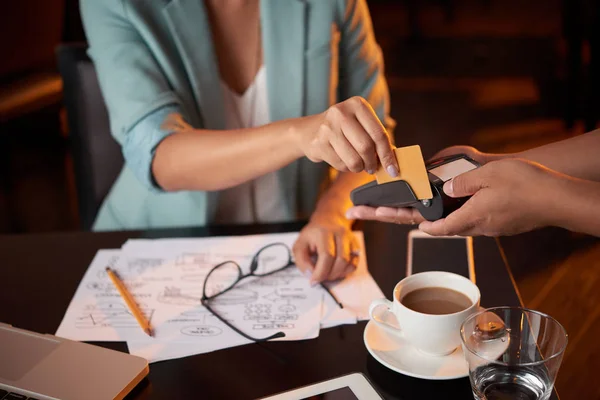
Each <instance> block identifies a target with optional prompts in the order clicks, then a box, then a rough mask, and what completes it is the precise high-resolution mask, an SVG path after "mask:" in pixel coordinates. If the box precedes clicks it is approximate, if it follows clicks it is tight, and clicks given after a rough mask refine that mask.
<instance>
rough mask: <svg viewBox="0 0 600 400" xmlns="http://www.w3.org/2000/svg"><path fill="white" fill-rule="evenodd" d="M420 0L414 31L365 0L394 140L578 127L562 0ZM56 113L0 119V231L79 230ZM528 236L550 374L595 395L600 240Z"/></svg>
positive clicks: (529, 134) (530, 282)
mask: <svg viewBox="0 0 600 400" xmlns="http://www.w3.org/2000/svg"><path fill="white" fill-rule="evenodd" d="M416 3H423V4H425V5H424V6H423V8H422V9H421V10H419V26H420V36H419V37H412V36H411V35H410V31H409V29H408V23H407V21H408V17H407V12H406V10H405V9H404V8H403V7H402V6H401V4H403V2H398V1H369V4H370V7H371V14H372V18H373V21H374V27H375V30H376V35H377V39H378V41H379V43H380V45H381V46H382V49H383V51H384V56H385V60H386V75H387V76H388V82H389V85H390V92H391V97H392V116H393V117H394V119H395V120H396V122H397V124H398V125H397V130H396V138H397V144H398V145H408V144H415V143H418V144H420V145H421V146H422V148H423V151H424V154H425V156H426V157H427V156H431V155H433V154H434V152H436V151H437V150H439V149H440V148H441V147H444V146H447V145H452V144H458V143H462V144H471V145H474V146H477V147H479V148H480V149H481V150H484V151H517V150H519V149H524V148H529V147H533V146H537V145H540V144H543V143H547V142H550V141H555V140H560V139H563V138H567V137H570V136H572V135H574V134H580V133H582V128H580V127H577V128H576V129H574V130H572V131H570V132H567V131H566V130H565V129H564V127H563V123H562V119H561V118H562V113H563V106H564V103H563V102H564V101H563V99H564V95H563V93H564V89H563V86H564V85H563V83H562V82H563V79H562V78H563V77H564V60H563V57H562V53H563V44H562V42H561V40H560V34H561V25H560V23H561V20H560V7H559V5H560V2H559V1H558V0H527V1H521V0H496V1H490V0H489V1H480V0H464V1H455V2H454V3H456V4H457V6H456V9H455V11H454V17H453V19H450V20H447V19H446V17H445V16H444V14H443V12H442V9H441V8H440V7H437V6H436V2H434V1H431V2H416ZM399 4H400V5H399ZM57 121H58V120H57V119H56V118H55V117H54V116H53V114H52V113H50V114H42V115H40V116H34V117H31V118H28V119H27V120H26V121H18V122H16V123H13V124H11V125H10V126H8V125H4V126H0V128H1V131H0V137H1V136H4V139H3V140H7V138H8V141H7V142H6V143H0V149H1V150H8V152H9V155H10V159H7V160H8V164H9V168H10V171H11V173H10V174H9V175H8V177H9V178H10V180H11V182H9V185H10V186H11V190H10V194H9V195H8V196H1V195H0V232H40V231H54V230H67V229H75V228H76V216H75V215H74V212H73V210H74V208H73V207H74V204H75V203H74V197H73V195H72V193H73V192H72V185H70V181H69V179H70V178H68V175H67V174H66V171H67V167H68V147H67V145H66V143H65V141H64V140H63V139H62V138H61V136H60V134H59V128H58V122H57ZM3 134H4V135H3ZM7 160H4V161H5V162H6V161H7ZM2 178H6V176H4V177H2ZM531 235H538V236H535V237H536V243H539V246H543V248H547V252H548V255H549V256H548V259H547V260H540V259H535V260H533V259H522V258H521V259H519V260H510V262H511V264H512V266H513V273H514V275H515V278H516V281H517V284H518V287H519V290H520V292H521V295H522V298H523V301H524V302H525V304H526V305H527V306H528V307H531V308H534V309H538V310H541V311H544V312H547V313H549V314H551V315H553V316H555V317H556V318H558V319H559V321H561V322H562V323H563V324H564V325H565V327H566V328H567V330H568V332H569V335H570V343H569V347H568V351H567V353H566V355H565V359H564V364H563V367H562V369H561V371H560V373H559V376H558V380H557V387H558V389H559V393H560V394H561V399H563V400H579V399H583V400H595V399H600V385H598V384H597V383H596V380H595V379H596V375H597V371H600V361H599V360H600V341H598V340H597V336H600V290H599V287H600V247H599V246H598V245H597V244H596V242H595V241H593V240H591V239H590V238H588V237H585V236H579V235H573V234H570V233H567V232H561V234H560V235H559V236H560V238H561V240H556V239H550V238H549V235H547V234H546V233H544V232H542V233H532V234H531ZM502 243H503V245H505V246H506V247H507V252H508V250H510V249H518V247H519V244H520V240H519V236H516V237H511V238H505V239H502ZM573 248H574V249H575V250H572V249H573ZM525 254H526V252H525ZM549 260H553V261H549ZM556 260H558V261H556ZM513 261H514V262H513Z"/></svg>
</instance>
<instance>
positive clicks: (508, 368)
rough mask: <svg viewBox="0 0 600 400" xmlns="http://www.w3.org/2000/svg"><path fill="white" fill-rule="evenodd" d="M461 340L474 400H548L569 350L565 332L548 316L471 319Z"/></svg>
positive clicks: (495, 312)
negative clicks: (564, 356) (565, 354)
mask: <svg viewBox="0 0 600 400" xmlns="http://www.w3.org/2000/svg"><path fill="white" fill-rule="evenodd" d="M460 336H461V341H462V346H463V351H464V354H465V358H466V360H467V363H468V364H469V379H470V381H471V388H472V389H473V396H474V397H475V399H476V400H503V399H519V400H546V399H548V398H549V397H550V395H551V394H552V388H553V386H554V381H555V379H556V375H557V374H558V369H559V367H560V363H561V361H562V357H563V354H564V351H565V348H566V347H567V332H566V331H565V329H564V328H563V327H562V325H561V324H560V323H558V321H556V320H555V319H554V318H552V317H550V316H549V315H546V314H543V313H541V312H538V311H533V310H528V309H525V308H520V307H495V308H489V309H485V310H482V311H480V312H478V313H475V314H473V315H471V316H470V317H468V318H467V319H466V320H465V321H464V322H463V324H462V326H461V329H460Z"/></svg>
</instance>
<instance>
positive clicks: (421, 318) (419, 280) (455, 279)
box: [369, 271, 481, 356]
mask: <svg viewBox="0 0 600 400" xmlns="http://www.w3.org/2000/svg"><path fill="white" fill-rule="evenodd" d="M430 287H442V288H448V289H452V290H455V291H457V292H460V293H462V294H464V295H465V296H467V297H468V298H469V299H470V300H471V305H470V306H469V307H467V308H466V309H464V310H462V311H459V312H457V313H454V314H424V313H420V312H417V311H414V310H411V309H410V308H408V307H406V306H404V305H403V304H402V302H401V301H402V299H403V297H404V296H406V295H407V294H408V293H410V292H412V291H414V290H417V289H423V288H430ZM480 297H481V295H480V293H479V288H477V286H476V285H475V284H474V283H473V282H471V281H470V280H469V279H467V278H465V277H463V276H460V275H457V274H452V273H450V272H442V271H431V272H421V273H418V274H414V275H411V276H408V277H406V278H404V279H402V280H401V281H400V282H398V284H397V285H396V287H395V288H394V298H393V301H389V300H387V299H376V300H374V301H373V302H372V303H371V306H370V307H369V315H370V316H371V319H372V320H373V322H375V323H376V324H377V325H378V326H380V327H382V328H383V329H385V330H386V331H388V332H390V333H392V334H394V335H397V336H399V337H402V338H403V339H405V340H406V341H407V342H408V343H410V344H411V345H412V346H414V347H416V348H417V349H419V350H421V351H422V352H424V353H427V354H430V355H436V356H443V355H447V354H450V353H452V352H453V351H454V350H455V349H456V348H457V347H458V346H460V326H461V324H462V323H463V321H464V320H465V319H466V318H467V317H468V316H470V315H471V314H473V313H474V312H476V311H478V309H479V300H480ZM379 306H385V307H386V308H387V310H386V314H387V313H391V314H392V315H393V317H395V319H396V320H397V323H398V326H394V325H392V324H390V323H388V322H386V321H385V320H384V319H381V313H375V310H376V309H377V308H378V307H379Z"/></svg>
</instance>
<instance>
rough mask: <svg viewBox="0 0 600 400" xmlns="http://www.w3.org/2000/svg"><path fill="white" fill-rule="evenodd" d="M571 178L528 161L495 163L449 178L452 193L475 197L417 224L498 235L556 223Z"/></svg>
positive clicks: (439, 230)
mask: <svg viewBox="0 0 600 400" xmlns="http://www.w3.org/2000/svg"><path fill="white" fill-rule="evenodd" d="M569 179H570V178H569V177H567V176H565V175H562V174H559V173H557V172H555V171H553V170H550V169H548V168H546V167H544V166H542V165H540V164H537V163H534V162H531V161H527V160H521V159H507V160H498V161H492V162H489V163H488V164H486V165H484V166H482V167H481V168H478V169H475V170H472V171H469V172H466V173H464V174H461V175H458V176H457V177H455V178H454V179H452V180H451V181H448V182H446V183H445V184H444V192H445V193H446V194H447V195H448V196H450V197H465V196H472V197H471V198H470V199H469V200H468V201H467V202H466V203H465V204H463V205H462V207H461V208H459V209H458V210H456V211H454V212H453V213H451V214H450V215H448V216H447V217H446V218H443V219H440V220H438V221H434V222H430V221H424V222H422V223H421V224H420V226H419V228H420V229H421V230H422V231H424V232H426V233H429V234H431V235H460V236H476V235H485V236H500V235H513V234H517V233H521V232H526V231H530V230H534V229H536V228H540V227H543V226H548V225H552V224H553V220H552V219H553V218H554V215H555V214H557V211H558V210H559V209H560V208H561V201H560V198H561V197H562V196H561V193H562V192H563V191H564V190H563V189H562V188H561V187H562V186H564V184H565V183H566V182H567V181H568V180H569ZM562 207H564V203H563V204H562Z"/></svg>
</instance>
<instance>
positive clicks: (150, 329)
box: [146, 328, 154, 337]
mask: <svg viewBox="0 0 600 400" xmlns="http://www.w3.org/2000/svg"><path fill="white" fill-rule="evenodd" d="M146 333H147V334H148V336H150V337H154V331H153V330H152V328H147V329H146Z"/></svg>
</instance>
